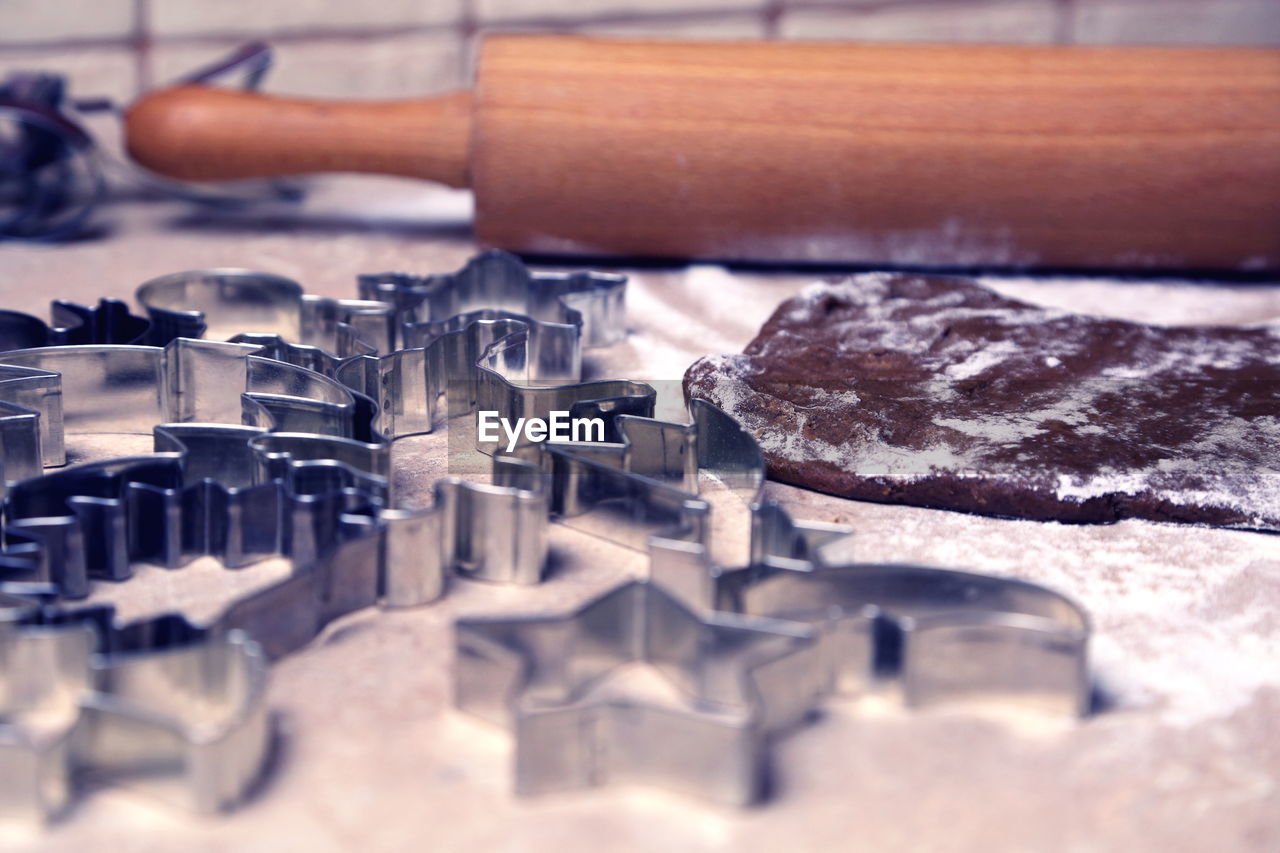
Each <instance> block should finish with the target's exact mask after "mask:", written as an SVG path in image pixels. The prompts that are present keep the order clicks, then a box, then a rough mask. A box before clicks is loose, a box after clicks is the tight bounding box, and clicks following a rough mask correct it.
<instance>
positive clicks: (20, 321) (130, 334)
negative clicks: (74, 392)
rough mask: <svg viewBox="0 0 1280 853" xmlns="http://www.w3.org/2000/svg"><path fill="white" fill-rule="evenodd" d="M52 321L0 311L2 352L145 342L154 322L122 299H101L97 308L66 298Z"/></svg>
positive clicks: (53, 311)
mask: <svg viewBox="0 0 1280 853" xmlns="http://www.w3.org/2000/svg"><path fill="white" fill-rule="evenodd" d="M50 316H51V317H52V322H50V323H46V322H45V321H44V320H41V319H40V318H39V317H32V316H31V315H30V314H23V313H22V312H20V311H4V310H0V352H6V351H8V350H15V349H32V348H35V347H50V346H66V345H68V344H145V343H148V342H149V341H148V336H149V333H150V331H151V323H150V322H148V321H147V320H146V319H145V318H143V317H136V316H134V315H133V314H132V313H131V312H130V311H129V306H128V305H126V304H125V303H123V302H121V301H120V300H118V299H100V300H98V305H97V307H95V308H90V307H88V306H85V305H77V304H76V303H74V302H68V301H66V300H64V299H59V300H56V301H54V302H53V303H52V305H51V308H50Z"/></svg>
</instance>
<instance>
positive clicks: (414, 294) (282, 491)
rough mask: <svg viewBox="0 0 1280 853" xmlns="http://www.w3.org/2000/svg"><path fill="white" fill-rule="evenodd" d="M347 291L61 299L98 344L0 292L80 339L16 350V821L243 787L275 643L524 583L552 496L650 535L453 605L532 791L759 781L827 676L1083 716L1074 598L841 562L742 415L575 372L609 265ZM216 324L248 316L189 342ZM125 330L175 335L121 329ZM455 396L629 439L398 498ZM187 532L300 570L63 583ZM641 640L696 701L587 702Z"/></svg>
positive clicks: (115, 569)
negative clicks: (78, 455) (106, 446)
mask: <svg viewBox="0 0 1280 853" xmlns="http://www.w3.org/2000/svg"><path fill="white" fill-rule="evenodd" d="M361 295H362V297H364V298H362V299H359V300H339V299H329V298H321V297H312V296H308V295H306V294H304V293H303V292H302V290H301V288H300V287H299V286H298V285H296V284H294V283H293V282H291V281H289V280H287V279H282V278H279V277H275V276H269V275H267V274H263V273H253V272H247V271H237V270H215V271H197V272H189V273H178V274H175V275H172V276H166V277H163V278H161V279H156V280H154V281H152V282H149V283H148V284H146V285H144V286H143V287H142V288H141V289H140V291H139V301H140V302H141V303H142V304H143V305H144V307H145V308H146V310H147V312H148V314H149V316H150V328H149V329H148V328H147V321H145V320H141V319H140V318H136V317H132V315H129V314H128V312H127V310H124V309H123V308H122V307H118V306H116V305H108V304H107V303H106V302H105V301H104V303H103V305H101V306H99V308H97V309H87V308H86V309H80V308H78V307H75V306H71V307H68V308H66V311H67V312H70V314H71V315H74V316H77V317H80V318H82V322H81V326H80V329H81V331H79V332H75V333H74V334H76V335H79V336H80V337H68V336H67V335H70V334H72V333H71V332H67V331H66V329H70V328H71V324H70V323H67V325H66V329H63V330H62V331H59V330H56V329H52V328H49V327H45V328H46V329H48V331H42V330H41V329H40V328H39V327H37V326H33V325H32V324H31V323H28V322H27V320H31V321H32V322H34V323H40V321H35V320H34V318H25V319H17V320H13V322H12V323H6V318H5V316H4V315H0V350H3V349H5V348H14V347H17V346H22V345H24V342H27V341H30V342H35V343H41V344H54V343H56V344H61V343H68V342H73V341H74V342H78V343H79V342H81V341H82V339H83V345H80V346H43V347H41V348H37V349H27V350H22V351H16V352H9V353H5V354H3V355H0V459H3V462H4V480H5V482H6V484H7V485H8V486H9V492H8V495H7V496H6V498H5V504H4V508H5V513H4V529H3V536H4V541H3V544H4V547H3V551H0V595H4V596H5V597H4V599H3V601H0V697H3V704H0V751H3V754H5V755H6V756H9V757H12V760H13V762H17V763H16V764H15V765H14V766H18V767H21V768H24V769H23V773H24V774H25V775H21V774H19V775H15V776H13V777H12V778H10V779H9V780H8V781H7V782H6V783H5V784H4V785H2V786H0V814H6V813H7V814H17V815H20V816H27V817H31V816H34V817H42V816H47V815H50V814H53V813H56V812H57V811H58V810H59V809H60V808H61V807H62V806H63V805H64V804H65V803H66V802H67V800H68V798H69V796H70V793H71V789H72V781H73V778H72V775H70V774H69V773H68V772H64V771H65V769H66V768H68V767H71V766H72V765H75V766H83V767H85V768H87V769H89V770H91V771H93V773H94V775H96V776H98V777H100V778H104V779H107V780H110V781H114V782H119V783H122V784H132V785H135V786H139V785H140V786H142V787H146V788H153V789H154V788H160V789H165V790H170V792H171V794H172V793H174V792H175V791H176V796H171V798H173V799H177V800H179V801H182V802H186V803H188V804H191V805H193V806H195V807H198V808H201V809H214V808H224V807H227V806H229V805H232V804H234V803H235V802H236V801H237V800H238V799H239V798H240V797H242V796H243V795H244V793H245V792H246V791H247V790H248V788H249V786H250V785H251V784H252V782H253V780H254V779H255V778H256V777H257V775H258V770H259V768H260V766H261V765H262V762H263V761H264V759H265V756H266V751H267V748H268V743H269V737H268V733H269V728H268V726H267V724H266V713H265V709H264V708H263V706H262V704H261V697H262V689H261V684H262V681H263V679H264V678H265V663H264V661H265V660H267V659H270V658H274V657H278V656H280V655H282V654H286V653H288V652H289V651H292V650H294V649H296V648H298V647H300V646H302V645H303V644H305V643H306V642H308V641H309V640H311V639H312V638H313V637H314V636H315V635H316V634H317V633H318V631H319V630H320V629H321V628H322V627H323V626H324V625H325V624H326V623H327V622H328V621H330V620H332V619H334V618H337V617H338V616H341V615H343V614H345V613H349V612H351V611H353V610H355V609H359V608H363V607H367V606H370V605H373V604H382V605H384V606H402V605H413V604H422V603H425V602H428V601H431V600H434V599H435V598H437V597H439V596H440V595H441V594H442V593H443V591H444V588H445V581H446V578H447V576H448V575H449V574H451V573H457V574H459V575H461V576H464V577H471V578H477V579H482V580H495V581H505V582H514V583H534V582H537V581H538V580H539V579H540V577H541V572H542V566H543V561H544V558H545V554H546V549H547V531H546V525H547V523H548V520H549V518H551V517H554V518H555V519H557V520H559V521H561V522H562V523H565V524H567V525H569V526H572V527H574V528H576V529H579V530H582V531H584V532H588V533H592V534H594V535H599V536H604V537H605V538H608V539H610V540H612V541H615V542H619V543H621V544H623V545H626V546H628V547H631V548H636V549H646V548H648V549H650V550H651V553H652V566H653V570H652V575H653V579H652V582H651V583H642V584H632V585H628V586H625V587H623V588H620V589H619V590H615V591H614V592H612V593H609V594H606V595H605V596H602V597H601V598H600V599H598V600H597V601H595V602H593V603H589V604H587V605H585V606H584V607H583V608H581V609H580V610H579V611H577V612H576V613H575V614H571V615H570V616H567V617H560V618H544V617H534V618H531V619H524V620H496V621H495V620H466V621H465V622H463V623H460V625H459V628H458V642H459V649H460V655H459V666H458V670H457V679H458V684H459V695H458V701H459V704H460V705H462V706H463V707H464V708H467V709H469V710H476V711H477V712H480V713H482V714H484V715H485V716H488V717H490V718H495V719H503V720H506V721H509V722H512V723H513V724H514V727H515V730H516V755H517V774H516V777H517V789H518V790H519V791H521V792H537V791H545V790H553V789H559V788H569V787H580V786H582V785H587V784H597V783H600V782H603V781H607V780H609V779H614V780H617V779H634V780H639V781H650V782H656V783H659V784H663V785H666V786H668V787H673V788H676V789H678V790H685V791H690V792H693V793H697V794H701V795H703V796H707V797H710V798H711V799H714V800H717V801H721V802H730V803H744V802H750V801H753V800H754V799H756V798H757V797H758V796H759V795H760V793H761V791H762V790H763V786H764V784H765V778H766V776H765V768H766V766H767V762H766V757H767V755H766V751H765V750H766V746H767V742H768V740H769V738H770V737H771V736H772V735H773V734H774V733H776V732H778V731H781V730H782V729H785V728H788V727H789V726H790V725H791V724H793V723H795V722H798V721H799V720H800V719H802V718H803V717H804V716H805V715H806V713H807V712H808V711H809V710H810V709H811V708H812V707H813V706H814V704H815V703H816V702H817V701H818V700H819V698H820V697H821V695H822V694H823V693H825V692H827V691H829V690H831V689H840V690H845V691H848V690H854V689H861V688H863V687H866V686H867V685H869V684H871V683H873V682H875V681H883V680H892V679H895V678H896V679H898V680H899V681H900V682H901V683H902V684H903V686H904V689H905V691H906V696H907V698H908V701H909V702H911V703H913V704H920V703H923V702H926V701H932V700H933V699H936V698H947V697H952V696H957V695H963V694H967V693H973V692H990V691H995V692H997V693H999V694H1000V695H1002V696H1003V697H1006V698H1007V697H1013V698H1016V699H1019V700H1024V699H1032V698H1040V699H1044V700H1045V702H1044V704H1046V705H1048V706H1049V707H1052V708H1054V709H1056V710H1066V711H1077V712H1078V711H1081V710H1082V709H1083V700H1082V698H1081V697H1082V696H1084V695H1087V686H1088V685H1087V678H1086V676H1085V670H1084V661H1085V643H1086V641H1087V636H1088V623H1087V620H1085V618H1084V616H1083V614H1081V613H1080V612H1079V610H1078V608H1075V606H1074V605H1073V604H1071V603H1070V602H1069V601H1066V600H1065V599H1062V598H1061V597H1059V596H1056V595H1055V594H1053V593H1050V592H1048V591H1047V590H1043V589H1041V588H1039V587H1035V586H1033V585H1031V584H1025V583H1022V582H1018V581H1009V580H1001V579H994V578H986V577H983V576H978V575H968V574H965V573H959V572H949V571H945V570H939V569H927V568H919V567H896V566H860V565H852V566H846V565H831V564H828V563H827V561H825V560H823V559H822V549H823V547H824V546H825V545H827V544H830V543H831V542H833V540H835V539H837V538H839V537H841V536H843V534H844V533H845V531H843V530H838V529H836V528H831V527H827V526H822V525H807V524H801V523H796V522H793V521H791V519H790V518H788V517H787V516H786V514H785V512H783V511H782V510H781V509H780V508H779V507H777V506H774V505H771V504H765V503H762V502H761V496H762V487H763V481H764V466H763V460H762V457H761V455H760V451H759V449H758V447H757V446H756V444H755V442H754V440H753V439H752V438H751V436H750V435H749V434H747V433H746V432H745V431H744V430H742V429H741V428H740V427H739V426H738V425H737V424H736V423H735V422H734V421H733V420H732V419H730V418H729V417H728V416H726V415H725V414H724V413H723V412H720V411H719V410H718V409H715V408H714V407H712V406H710V405H709V404H707V403H705V402H702V401H694V402H693V403H692V404H691V409H690V416H691V422H690V423H689V424H674V423H664V422H659V421H655V420H652V419H651V415H652V413H653V407H654V398H655V392H654V390H653V389H652V388H650V387H649V386H647V385H644V384H642V383H636V382H629V381H623V380H605V381H601V382H590V383H582V382H579V381H578V380H579V377H580V368H581V348H582V347H583V346H598V345H606V344H609V343H613V342H616V341H618V340H620V339H621V338H622V337H623V336H624V334H625V324H624V318H623V315H622V305H623V281H622V280H621V279H620V278H617V277H610V276H598V275H594V274H585V275H584V274H579V275H568V276H550V275H531V274H529V272H528V271H527V270H526V269H525V268H524V266H523V265H522V264H520V263H519V262H518V261H517V260H515V259H514V258H512V257H510V256H507V255H503V254H501V253H489V254H486V255H483V256H480V257H478V258H477V259H475V260H473V261H472V262H471V263H469V264H468V265H467V266H466V267H464V269H463V270H461V271H460V272H458V273H454V274H451V275H443V276H428V277H412V276H403V275H392V274H389V275H377V276H365V277H362V279H361ZM121 311H124V313H123V314H121V313H120V312H121ZM95 312H96V313H95ZM13 316H15V315H10V318H12V317H13ZM16 316H21V317H25V315H16ZM61 316H63V315H59V314H58V313H57V312H56V311H55V319H56V320H57V321H58V322H62V320H61V319H59V318H60V317H61ZM64 333H65V334H64ZM205 334H207V335H210V336H214V337H226V338H230V339H231V340H230V341H229V342H219V341H202V340H194V339H192V338H194V337H198V336H200V335H205ZM129 335H132V336H133V337H131V338H130V340H131V341H138V340H145V341H146V342H147V343H150V344H156V345H158V346H140V345H128V346H122V345H101V343H102V341H103V339H104V338H106V339H109V340H110V342H111V343H113V344H114V343H116V342H117V339H118V338H120V337H122V336H129ZM441 397H444V398H445V399H446V400H447V403H448V414H449V416H450V420H449V428H450V431H451V435H452V436H453V437H454V438H457V439H459V440H460V441H461V443H462V445H463V446H465V447H467V448H471V449H476V450H479V451H481V452H483V453H487V454H492V453H493V452H494V450H495V448H492V447H486V446H483V445H481V444H479V443H478V441H477V439H476V436H475V434H474V418H472V417H470V415H472V414H474V412H475V411H477V410H478V409H481V408H483V409H487V410H494V411H498V412H500V413H503V414H504V415H513V414H519V415H520V416H524V417H545V416H546V415H547V414H548V413H549V412H550V411H552V410H568V411H571V412H572V413H573V416H575V417H602V418H603V419H604V420H605V421H606V423H607V438H608V439H609V441H608V442H606V443H604V444H592V445H587V444H578V445H555V446H548V445H536V446H532V445H531V446H526V447H522V448H518V449H517V450H516V451H515V453H513V454H497V455H495V456H494V457H493V459H492V461H491V465H492V471H493V482H492V484H488V485H487V484H482V483H471V482H464V481H462V480H459V479H456V478H446V479H444V480H441V481H439V482H438V483H437V484H436V486H435V489H434V501H433V503H432V504H431V505H430V506H429V507H426V508H404V507H399V506H397V504H396V501H395V499H394V495H392V494H391V488H390V476H389V475H390V445H391V441H392V440H393V439H394V438H396V437H399V436H402V435H408V434H411V433H415V432H427V431H430V430H432V429H434V428H435V427H436V425H437V423H438V422H439V420H440V418H439V410H438V406H439V399H440V398H441ZM153 428H154V439H155V449H156V452H155V453H153V454H151V455H148V456H143V457H136V458H131V459H123V460H112V461H109V462H101V463H94V464H90V465H84V466H77V467H72V468H68V469H67V470H65V471H59V472H54V473H49V474H43V475H42V474H41V473H40V472H41V470H42V467H45V466H56V465H61V464H63V463H64V462H65V449H64V443H63V442H64V437H65V435H66V434H75V433H77V432H130V433H142V434H147V433H152V431H153ZM700 473H701V474H702V475H703V476H707V475H709V476H711V477H714V478H715V479H716V480H718V481H719V482H720V483H721V484H722V485H724V486H726V487H727V488H729V489H730V490H731V491H733V492H734V493H736V494H737V495H738V496H739V497H740V498H741V499H742V500H743V501H744V502H745V503H746V504H747V505H748V506H749V507H750V510H751V513H752V517H753V533H752V559H751V561H750V563H749V565H747V566H745V567H740V568H724V567H720V566H718V565H717V564H716V563H715V562H714V561H713V560H712V559H711V558H710V556H709V550H708V548H709V534H708V531H709V524H708V518H709V512H710V508H709V505H708V504H707V503H706V502H705V501H703V500H701V499H699V498H698V497H697V494H696V492H697V488H698V479H699V474H700ZM199 554H213V555H216V556H218V557H219V558H220V559H221V560H222V561H223V562H224V564H226V565H228V566H237V565H243V564H245V563H247V562H250V561H252V560H254V559H258V558H260V557H264V556H271V555H280V556H286V557H289V558H290V559H291V560H292V562H293V564H294V567H293V571H292V573H291V574H290V576H289V577H287V578H286V579H285V580H283V581H281V582H279V583H277V584H275V585H272V586H270V587H267V588H266V589H263V590H259V591H257V592H255V593H253V594H251V595H250V596H248V597H246V598H243V599H241V600H239V601H237V602H236V603H234V604H232V605H231V606H230V607H228V608H227V609H226V610H225V611H224V612H223V613H222V614H220V615H219V616H218V617H216V618H215V619H213V620H212V621H211V622H210V623H208V624H206V625H201V626H198V627H197V626H194V625H192V624H190V623H189V622H187V621H186V620H185V619H183V618H182V617H181V616H180V615H174V616H167V617H161V618H158V619H151V620H146V621H144V622H140V623H134V624H129V625H123V626H121V625H116V624H114V622H113V616H112V613H111V611H110V609H109V608H101V607H87V608H86V607H76V606H74V605H73V603H72V602H73V600H74V599H75V598H78V597H83V596H84V595H85V594H87V592H88V590H89V585H90V581H91V579H93V578H106V579H112V580H123V579H125V578H127V577H129V575H130V564H131V563H133V562H137V561H144V560H145V561H150V562H156V563H159V564H162V565H166V566H177V565H181V564H182V563H183V562H185V561H186V560H188V559H190V558H191V557H193V556H195V555H199ZM806 623H807V624H806ZM250 637H251V638H252V639H250ZM628 661H646V662H648V663H650V664H651V665H652V666H654V667H655V668H657V669H658V670H659V671H660V672H662V673H663V674H664V675H665V676H667V677H668V678H670V679H672V680H673V681H674V682H675V683H676V684H677V685H678V686H680V687H682V688H683V689H684V691H685V695H686V698H687V699H688V700H689V701H690V702H691V706H690V707H687V708H683V709H674V710H673V709H671V708H662V707H655V706H650V705H646V704H637V703H634V702H627V701H620V700H617V699H609V700H599V699H598V697H594V698H593V696H592V692H593V689H594V687H595V686H597V683H598V682H599V680H600V679H601V678H602V677H604V676H606V675H607V673H608V672H609V671H610V670H611V669H612V668H613V667H615V666H618V665H621V664H624V663H626V662H628ZM125 672H129V673H134V672H136V673H139V675H137V676H136V677H134V676H132V675H129V676H126V675H118V676H117V675H113V673H125ZM100 706H109V707H110V708H111V714H110V716H109V718H108V717H104V716H103V713H102V712H101V711H100V710H99V707H100ZM50 709H54V710H59V711H60V713H61V714H62V716H63V718H64V719H65V721H67V722H64V725H63V727H62V729H60V731H61V732H62V738H61V739H59V738H58V737H54V738H53V739H52V740H50V739H45V740H43V741H40V740H38V739H33V737H32V736H31V729H30V727H29V726H27V725H26V722H27V721H29V718H30V717H31V716H32V713H33V712H34V711H45V710H50ZM157 709H158V710H157ZM54 716H57V715H56V714H55V715H54ZM107 719H109V721H110V722H109V723H107V722H103V720H107ZM86 732H87V733H88V734H85V733H86ZM72 734H74V735H75V736H74V737H72ZM602 749H603V750H604V751H601V750H602ZM6 763H7V764H8V762H6ZM158 769H159V772H157V771H158ZM38 780H43V781H41V782H40V784H42V785H45V787H42V788H37V787H33V786H34V785H36V784H37V781H38Z"/></svg>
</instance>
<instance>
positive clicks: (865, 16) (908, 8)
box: [779, 0, 1063, 43]
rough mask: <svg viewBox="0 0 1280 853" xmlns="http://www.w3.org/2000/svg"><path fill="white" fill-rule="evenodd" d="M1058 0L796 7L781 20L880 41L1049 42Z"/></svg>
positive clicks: (804, 34)
mask: <svg viewBox="0 0 1280 853" xmlns="http://www.w3.org/2000/svg"><path fill="white" fill-rule="evenodd" d="M1062 11H1063V10H1062V7H1061V6H1060V4H1059V3H1058V2H1057V0H920V2H915V3H868V4H861V3H845V4H841V5H838V6H830V7H823V8H812V9H795V10H794V11H791V12H789V13H788V14H786V15H784V16H783V17H782V18H781V20H780V21H779V34H780V35H781V36H783V37H784V38H819V39H875V40H877V41H944V42H945V41H965V42H1015V43H1016V42H1051V41H1054V40H1055V39H1056V38H1057V36H1058V32H1059V27H1060V26H1061V24H1060V21H1061V13H1062Z"/></svg>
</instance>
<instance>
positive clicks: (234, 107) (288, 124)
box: [125, 85, 471, 187]
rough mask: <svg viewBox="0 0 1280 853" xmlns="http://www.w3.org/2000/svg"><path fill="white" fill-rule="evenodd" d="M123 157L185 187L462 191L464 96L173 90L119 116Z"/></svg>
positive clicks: (467, 100)
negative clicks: (329, 185)
mask: <svg viewBox="0 0 1280 853" xmlns="http://www.w3.org/2000/svg"><path fill="white" fill-rule="evenodd" d="M125 138H126V140H127V145H128V149H129V154H130V156H132V157H133V158H134V159H135V160H136V161H137V162H139V163H141V164H142V165H143V166H146V167H147V168H148V169H151V170H152V171H154V172H158V173H160V174H162V175H167V176H168V177H171V178H178V179H181V180H188V181H220V180H235V179H240V178H265V177H277V176H280V175H299V174H306V173H312V172H372V173H378V174H389V175H403V176H406V177H411V178H423V179H426V180H431V181H439V182H440V183H443V184H448V185H449V186H452V187H465V186H468V185H469V182H470V181H469V177H470V176H469V168H468V165H469V163H468V161H469V155H470V144H471V94H470V93H469V92H465V91H459V92H451V93H449V94H446V95H440V96H438V97H434V98H426V99H414V100H406V101H381V102H362V103H349V102H342V101H325V100H308V99H302V98H279V97H272V96H268V95H260V94H255V93H250V92H237V91H230V90H226V89H217V88H212V87H208V86H193V85H186V86H177V87H175V88H172V89H164V90H161V91H158V92H153V93H151V94H148V95H146V96H144V97H142V98H140V99H139V100H138V101H137V102H135V103H134V105H133V106H132V107H131V108H130V109H129V111H128V113H127V114H126V116H125Z"/></svg>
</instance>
